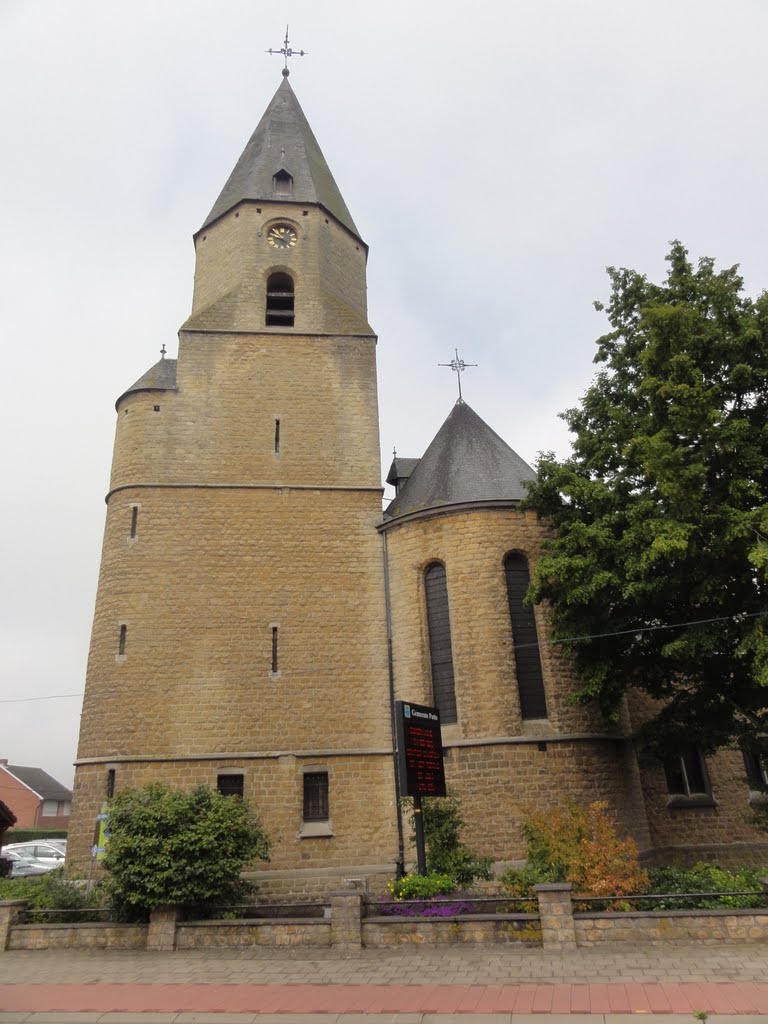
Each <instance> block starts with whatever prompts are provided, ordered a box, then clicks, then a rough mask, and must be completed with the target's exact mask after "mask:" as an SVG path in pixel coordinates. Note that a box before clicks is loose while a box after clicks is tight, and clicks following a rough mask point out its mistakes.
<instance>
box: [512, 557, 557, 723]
mask: <svg viewBox="0 0 768 1024" xmlns="http://www.w3.org/2000/svg"><path fill="white" fill-rule="evenodd" d="M504 574H505V576H506V578H507V598H508V599H509V617H510V619H511V622H512V644H513V646H514V651H515V666H516V668H517V688H518V691H519V694H520V713H521V715H522V716H523V718H546V717H547V699H546V696H545V694H544V679H543V677H542V674H541V658H540V657H539V646H538V636H537V634H536V619H535V617H534V614H533V608H531V607H530V605H527V604H524V603H523V602H524V598H525V593H526V591H527V590H528V584H529V583H530V582H531V574H530V572H529V571H528V560H527V559H526V557H525V555H521V554H520V552H513V553H512V554H511V555H507V557H506V558H505V559H504Z"/></svg>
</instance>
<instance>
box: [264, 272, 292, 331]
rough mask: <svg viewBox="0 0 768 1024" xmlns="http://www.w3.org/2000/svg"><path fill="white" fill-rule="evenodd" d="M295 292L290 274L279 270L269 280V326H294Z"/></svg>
mask: <svg viewBox="0 0 768 1024" xmlns="http://www.w3.org/2000/svg"><path fill="white" fill-rule="evenodd" d="M294 302H295V294H294V289H293V279H292V278H291V275H290V274H284V273H282V272H280V271H277V272H276V273H274V274H270V275H269V280H268V281H267V327H293V322H294Z"/></svg>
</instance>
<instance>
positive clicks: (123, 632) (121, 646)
mask: <svg viewBox="0 0 768 1024" xmlns="http://www.w3.org/2000/svg"><path fill="white" fill-rule="evenodd" d="M127 636H128V627H127V626H126V625H125V623H123V625H122V626H121V627H120V640H119V641H118V644H117V653H118V654H125V641H126V638H127Z"/></svg>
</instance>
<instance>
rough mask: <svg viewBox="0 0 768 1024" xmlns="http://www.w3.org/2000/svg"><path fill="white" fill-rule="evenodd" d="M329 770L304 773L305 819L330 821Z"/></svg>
mask: <svg viewBox="0 0 768 1024" xmlns="http://www.w3.org/2000/svg"><path fill="white" fill-rule="evenodd" d="M328 817H329V815H328V772H305V773H304V821H328Z"/></svg>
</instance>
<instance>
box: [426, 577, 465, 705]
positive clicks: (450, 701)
mask: <svg viewBox="0 0 768 1024" xmlns="http://www.w3.org/2000/svg"><path fill="white" fill-rule="evenodd" d="M424 592H425V594H426V598H427V630H428V632H429V658H430V662H431V665H432V699H433V700H434V702H435V707H436V708H437V709H438V711H439V712H440V721H441V722H443V723H446V722H455V721H457V714H456V684H455V681H454V678H453V651H452V649H451V620H450V618H449V616H448V583H447V581H446V577H445V566H444V565H442V564H441V563H440V562H434V563H433V564H432V565H430V566H428V567H427V570H426V572H425V573H424Z"/></svg>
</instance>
